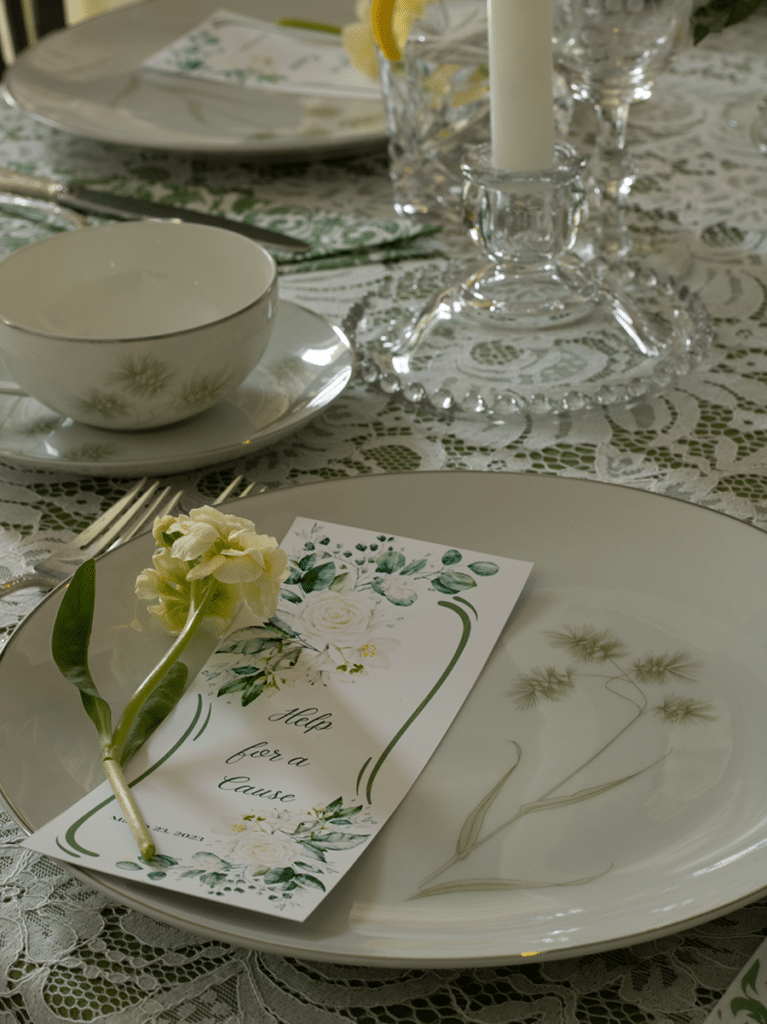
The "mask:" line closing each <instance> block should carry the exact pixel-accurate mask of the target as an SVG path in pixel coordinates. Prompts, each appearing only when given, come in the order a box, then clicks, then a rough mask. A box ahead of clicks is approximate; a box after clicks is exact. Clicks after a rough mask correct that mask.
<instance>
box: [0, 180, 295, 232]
mask: <svg viewBox="0 0 767 1024" xmlns="http://www.w3.org/2000/svg"><path fill="white" fill-rule="evenodd" d="M0 191H5V192H13V193H15V194H16V195H22V196H32V197H34V198H37V199H46V200H48V201H49V202H53V203H58V204H59V206H64V207H68V208H69V209H72V210H79V211H81V212H83V213H95V214H98V215H100V216H102V217H117V218H119V219H121V220H183V221H186V222H187V223H189V224H207V225H209V226H211V227H218V228H228V229H229V230H230V231H237V232H239V233H240V234H241V235H246V236H247V237H248V238H253V239H255V240H256V241H257V242H261V243H262V244H263V245H270V246H274V247H275V248H278V249H288V250H289V251H290V252H308V251H309V248H310V247H309V245H307V243H306V242H303V241H301V240H300V239H298V238H290V237H289V236H288V235H282V234H280V233H279V232H277V231H270V230H269V229H268V228H260V227H256V226H255V225H254V224H244V223H242V221H238V220H230V219H229V218H228V217H220V216H217V215H215V214H211V213H201V212H200V211H199V210H189V209H187V208H186V207H183V206H170V205H168V204H167V203H155V202H151V201H150V200H148V199H134V198H132V197H130V196H117V195H114V194H113V193H111V192H99V191H96V190H95V189H91V188H84V187H83V186H80V185H65V184H63V183H62V182H59V181H52V180H50V179H49V178H40V177H37V176H36V175H34V174H24V173H22V172H21V171H14V170H12V169H11V168H9V167H0Z"/></svg>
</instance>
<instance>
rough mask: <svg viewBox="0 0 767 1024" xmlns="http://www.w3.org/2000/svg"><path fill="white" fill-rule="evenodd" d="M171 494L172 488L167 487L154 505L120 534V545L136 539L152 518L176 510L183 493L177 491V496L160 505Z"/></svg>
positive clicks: (174, 495) (172, 496)
mask: <svg viewBox="0 0 767 1024" xmlns="http://www.w3.org/2000/svg"><path fill="white" fill-rule="evenodd" d="M169 492H170V487H166V488H165V490H164V491H162V492H161V493H160V495H159V496H158V497H157V498H156V499H155V500H154V501H153V502H152V504H151V505H150V506H149V507H148V508H147V509H145V510H144V511H143V512H141V513H140V515H138V516H137V517H136V519H135V520H134V521H133V522H132V523H131V524H130V526H129V527H128V528H127V529H126V530H124V531H123V532H122V533H121V534H120V543H121V544H122V542H123V541H126V540H130V539H131V537H135V536H136V534H137V533H138V532H139V530H140V529H141V527H142V526H143V525H144V524H145V523H146V522H148V520H149V519H150V518H156V517H157V516H165V515H167V514H168V513H169V512H170V511H171V509H173V508H175V507H176V505H178V503H179V501H180V500H181V496H182V494H183V493H184V492H183V491H176V493H175V494H173V495H171V497H170V498H168V500H167V501H166V502H165V503H164V504H163V505H162V506H161V507H159V506H160V503H161V502H162V501H163V499H164V498H167V496H168V494H169Z"/></svg>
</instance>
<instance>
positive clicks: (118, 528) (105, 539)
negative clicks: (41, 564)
mask: <svg viewBox="0 0 767 1024" xmlns="http://www.w3.org/2000/svg"><path fill="white" fill-rule="evenodd" d="M158 487H159V484H158V483H157V482H155V483H153V484H152V486H151V487H149V488H148V490H146V491H144V492H143V493H142V494H140V495H139V496H138V498H136V499H134V501H133V504H132V505H131V506H130V507H129V508H127V509H126V510H125V511H124V512H123V513H122V515H121V516H120V517H119V519H116V520H115V521H114V522H113V523H112V524H111V525H109V526H107V528H106V530H102V531H101V533H100V534H99V535H98V536H97V537H96V538H95V540H93V541H92V542H91V543H90V544H88V545H87V546H86V547H84V548H81V549H80V552H81V554H82V555H83V556H84V557H85V558H93V557H94V556H95V555H98V554H101V552H102V551H106V550H107V548H108V547H110V546H111V544H112V542H113V541H115V540H117V539H118V538H119V539H122V537H123V532H124V530H126V529H127V528H129V527H130V525H131V523H132V522H133V519H134V516H138V515H141V514H142V513H143V510H144V508H145V506H146V502H147V501H148V500H149V499H150V498H151V497H152V495H153V494H154V493H155V491H156V490H157V488H158ZM169 490H170V488H169V487H166V488H165V490H164V491H163V492H161V494H160V497H159V498H155V500H154V502H153V503H152V505H151V506H150V514H151V510H152V509H154V508H155V507H156V506H157V504H158V503H159V502H160V501H162V499H163V497H164V496H165V495H166V494H167V493H168V491H169Z"/></svg>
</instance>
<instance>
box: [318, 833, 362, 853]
mask: <svg viewBox="0 0 767 1024" xmlns="http://www.w3.org/2000/svg"><path fill="white" fill-rule="evenodd" d="M367 840H368V836H361V835H358V834H357V833H356V832H325V833H323V834H321V835H319V836H315V837H314V839H313V840H312V844H313V845H315V846H318V847H321V848H322V849H323V850H351V849H352V847H354V846H359V845H360V843H365V842H367Z"/></svg>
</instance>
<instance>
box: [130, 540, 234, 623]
mask: <svg viewBox="0 0 767 1024" xmlns="http://www.w3.org/2000/svg"><path fill="white" fill-rule="evenodd" d="M152 564H153V566H154V568H152V569H144V571H143V572H141V573H140V574H139V576H138V578H137V579H136V596H137V597H139V598H140V599H141V600H142V601H155V602H156V603H155V604H151V605H149V607H148V609H147V610H148V611H150V612H151V613H152V615H154V616H156V618H158V619H159V620H160V622H161V623H162V624H163V626H164V627H165V629H166V630H168V632H169V633H179V632H180V631H181V630H182V629H183V628H184V626H185V625H186V621H187V619H188V617H189V605H190V602H191V600H192V584H191V582H190V581H189V579H188V572H189V566H188V564H187V563H186V562H182V561H181V560H180V559H178V558H174V557H173V555H172V554H171V552H170V551H169V550H168V548H158V549H157V550H156V551H155V553H154V555H153V556H152ZM240 600H241V597H240V592H239V589H238V588H237V587H231V586H229V585H228V584H226V583H219V582H216V583H215V584H214V591H213V594H212V595H211V599H210V603H209V604H208V617H209V619H210V620H212V624H213V625H217V626H218V629H219V632H220V631H222V630H223V629H225V628H226V626H227V625H228V623H229V622H230V621H231V620H232V618H233V617H234V615H235V613H236V612H237V609H238V607H239V604H240Z"/></svg>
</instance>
